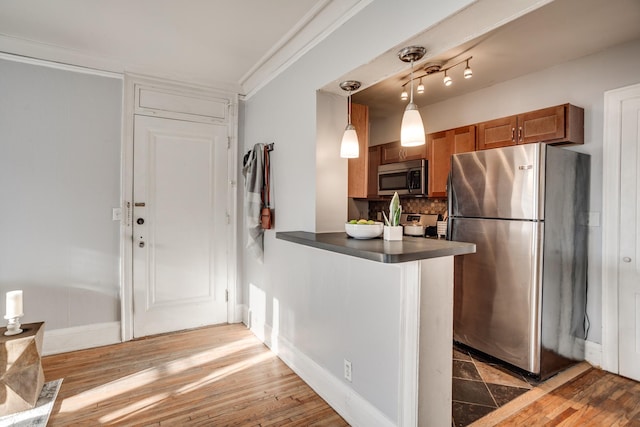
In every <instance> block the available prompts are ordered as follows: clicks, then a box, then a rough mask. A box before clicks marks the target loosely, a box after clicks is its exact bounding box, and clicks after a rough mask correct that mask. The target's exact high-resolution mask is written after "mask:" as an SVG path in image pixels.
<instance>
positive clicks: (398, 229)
mask: <svg viewBox="0 0 640 427" xmlns="http://www.w3.org/2000/svg"><path fill="white" fill-rule="evenodd" d="M400 214H402V206H400V197H398V193H395V194H394V195H393V197H392V198H391V203H390V204H389V217H387V215H386V214H385V213H384V212H382V215H384V223H385V226H384V230H383V232H382V238H383V239H384V240H402V226H401V225H400Z"/></svg>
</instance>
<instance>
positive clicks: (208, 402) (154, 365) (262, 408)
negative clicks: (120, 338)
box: [42, 325, 347, 426]
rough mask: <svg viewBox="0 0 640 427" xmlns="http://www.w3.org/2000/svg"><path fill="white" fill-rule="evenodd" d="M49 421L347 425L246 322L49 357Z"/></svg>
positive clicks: (45, 361)
mask: <svg viewBox="0 0 640 427" xmlns="http://www.w3.org/2000/svg"><path fill="white" fill-rule="evenodd" d="M42 365H43V368H44V372H45V378H46V381H51V380H55V379H58V378H64V381H63V382H62V387H61V389H60V392H59V394H58V398H57V399H56V404H55V406H54V409H53V413H52V414H51V417H50V418H49V424H48V425H50V426H69V425H87V426H89V425H90V426H96V425H132V426H133V425H135V426H160V425H162V426H164V425H167V426H312V425H313V426H346V425H347V423H346V422H345V421H344V420H343V419H342V418H341V417H340V416H339V415H338V414H337V413H336V412H335V411H334V410H333V409H331V408H330V407H329V406H328V405H327V403H326V402H325V401H324V400H322V399H321V398H320V397H319V396H318V395H316V394H315V393H314V392H313V390H312V389H311V388H310V387H309V386H307V385H306V384H305V383H304V382H303V381H302V380H301V379H300V378H299V377H298V376H297V375H296V374H294V373H293V371H291V370H290V369H289V368H288V367H287V366H286V365H285V364H284V363H283V362H282V361H280V359H278V358H277V357H276V356H275V355H274V354H273V353H272V352H271V351H270V350H269V349H268V348H267V347H265V346H264V345H263V344H262V343H260V342H259V341H258V340H257V339H256V338H255V336H254V335H253V334H252V333H251V332H250V331H249V330H247V329H246V328H245V327H244V326H243V325H222V326H214V327H207V328H201V329H196V330H191V331H186V332H181V333H176V334H166V335H160V336H154V337H150V338H146V339H141V340H136V341H130V342H126V343H122V344H117V345H112V346H107V347H100V348H95V349H89V350H82V351H76V352H71V353H64V354H59V355H52V356H46V357H44V358H43V359H42Z"/></svg>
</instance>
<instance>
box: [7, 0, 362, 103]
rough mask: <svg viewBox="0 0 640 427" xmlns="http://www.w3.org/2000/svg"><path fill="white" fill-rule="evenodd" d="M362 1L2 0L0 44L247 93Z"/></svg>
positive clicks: (60, 58) (90, 64) (18, 51)
mask: <svg viewBox="0 0 640 427" xmlns="http://www.w3.org/2000/svg"><path fill="white" fill-rule="evenodd" d="M362 3H363V2H362V1H361V0H268V1H265V0H189V1H188V2H185V1H181V0H135V1H130V0H93V1H87V0H55V1H51V0H30V1H24V0H2V1H1V2H0V52H8V53H15V54H19V55H23V56H33V57H37V58H41V59H49V60H52V61H56V62H63V63H67V64H73V65H82V66H88V67H92V68H97V69H100V70H103V71H115V72H133V73H139V74H149V75H153V76H157V77H164V78H170V79H176V80H182V81H190V82H191V83H198V84H205V85H214V86H224V87H229V88H232V89H236V90H237V91H238V92H240V93H247V92H249V91H251V90H253V89H255V87H256V86H257V85H258V84H259V81H260V80H261V79H263V78H264V76H266V75H268V74H269V72H268V71H267V72H264V71H262V70H261V69H264V68H269V67H270V68H272V69H277V67H278V66H280V65H282V63H285V62H286V61H287V60H290V58H291V57H293V56H294V55H295V54H297V53H299V52H300V51H303V50H304V49H306V48H308V47H309V43H310V41H311V40H314V39H316V38H317V36H318V35H320V34H322V32H323V31H326V30H327V28H331V27H334V26H335V25H336V24H339V23H340V20H342V19H346V17H348V16H350V13H353V9H354V8H357V7H358V5H359V4H360V5H361V4H362ZM364 3H365V4H366V2H364ZM360 7H363V6H360ZM261 72H262V74H260V73H261Z"/></svg>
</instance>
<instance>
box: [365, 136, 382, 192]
mask: <svg viewBox="0 0 640 427" xmlns="http://www.w3.org/2000/svg"><path fill="white" fill-rule="evenodd" d="M378 166H380V146H379V145H374V146H373V147H369V170H368V175H369V179H368V180H367V198H369V199H372V198H373V199H375V198H377V197H378Z"/></svg>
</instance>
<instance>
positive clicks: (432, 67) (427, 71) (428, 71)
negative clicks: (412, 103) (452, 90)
mask: <svg viewBox="0 0 640 427" xmlns="http://www.w3.org/2000/svg"><path fill="white" fill-rule="evenodd" d="M472 58H473V56H470V57H468V58H467V59H463V60H462V61H460V62H457V63H455V64H453V65H450V66H448V67H444V68H443V67H442V64H441V63H429V64H426V65H425V66H424V68H423V74H422V75H419V76H416V77H413V75H412V76H411V78H410V80H409V81H408V82H406V83H405V84H403V85H402V96H401V98H402V100H405V99H407V97H408V95H407V91H406V89H405V86H406V85H408V84H409V83H411V82H412V81H413V80H415V79H419V83H418V90H417V92H418V93H424V85H423V84H422V78H423V77H428V76H431V75H433V74H437V73H444V77H443V78H442V83H443V84H444V85H445V86H451V85H452V84H453V78H452V77H451V76H450V75H449V73H448V71H449V70H451V69H452V68H453V67H456V66H458V65H460V64H466V66H465V69H464V72H463V74H462V75H463V76H464V78H465V79H470V78H471V77H472V76H473V71H471V67H470V66H469V61H470V60H471V59H472Z"/></svg>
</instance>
